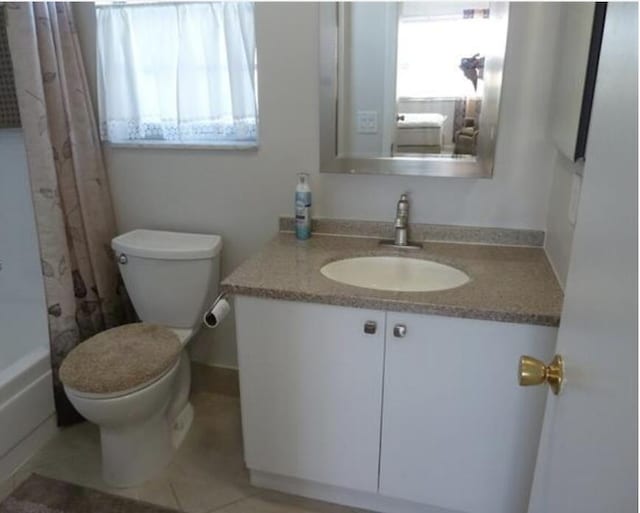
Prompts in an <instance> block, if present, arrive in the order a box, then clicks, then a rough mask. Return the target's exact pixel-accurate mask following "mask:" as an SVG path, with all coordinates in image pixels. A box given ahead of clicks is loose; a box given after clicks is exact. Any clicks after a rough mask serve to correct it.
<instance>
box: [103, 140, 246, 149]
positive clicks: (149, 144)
mask: <svg viewBox="0 0 640 513" xmlns="http://www.w3.org/2000/svg"><path fill="white" fill-rule="evenodd" d="M103 144H104V145H105V146H108V147H109V148H115V149H120V148H141V149H149V148H154V149H156V148H157V149H159V150H223V151H228V150H231V151H252V150H257V149H258V143H257V142H230V143H222V142H218V143H193V142H191V143H173V142H164V141H130V142H117V143H113V142H109V141H103Z"/></svg>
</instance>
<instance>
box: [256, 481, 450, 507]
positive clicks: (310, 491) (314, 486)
mask: <svg viewBox="0 0 640 513" xmlns="http://www.w3.org/2000/svg"><path fill="white" fill-rule="evenodd" d="M249 474H250V479H251V484H252V485H254V486H257V487H259V488H268V489H270V490H277V491H279V492H284V493H289V494H292V495H300V496H302V497H308V498H310V499H316V500H321V501H325V502H331V503H334V504H341V505H343V506H349V507H352V508H361V509H366V510H371V511H379V512H381V513H461V512H456V511H453V510H450V509H443V508H438V507H435V506H428V505H425V504H417V503H415V502H410V501H405V500H402V499H394V498H391V497H385V496H383V495H380V494H377V493H370V492H360V491H357V490H350V489H348V488H341V487H339V486H332V485H326V484H322V483H316V482H314V481H307V480H304V479H298V478H295V477H287V476H281V475H278V474H271V473H269V472H261V471H257V470H250V471H249Z"/></svg>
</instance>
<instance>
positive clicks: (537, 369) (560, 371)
mask: <svg viewBox="0 0 640 513" xmlns="http://www.w3.org/2000/svg"><path fill="white" fill-rule="evenodd" d="M544 382H546V383H547V384H548V385H549V387H550V388H551V391H552V392H553V393H554V394H555V395H558V394H559V393H560V391H561V390H562V384H563V382H564V362H563V361H562V356H560V355H555V356H554V357H553V360H551V363H549V365H545V364H544V362H541V361H540V360H538V359H537V358H533V357H532V356H521V357H520V365H519V366H518V383H519V384H520V386H521V387H529V386H532V385H542V383H544Z"/></svg>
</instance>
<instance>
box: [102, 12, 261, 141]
mask: <svg viewBox="0 0 640 513" xmlns="http://www.w3.org/2000/svg"><path fill="white" fill-rule="evenodd" d="M253 14H254V6H253V3H248V2H247V3H245V2H237V3H236V2H184V3H183V2H175V3H146V2H127V3H117V4H112V3H102V4H100V3H98V5H97V46H98V70H97V74H98V98H99V102H98V103H99V114H100V134H101V137H102V139H103V140H106V141H110V142H113V143H140V142H156V143H165V144H187V145H190V144H203V145H220V146H224V145H233V146H237V145H247V146H255V145H256V144H257V130H258V123H257V121H258V105H257V75H256V47H255V31H254V15H253Z"/></svg>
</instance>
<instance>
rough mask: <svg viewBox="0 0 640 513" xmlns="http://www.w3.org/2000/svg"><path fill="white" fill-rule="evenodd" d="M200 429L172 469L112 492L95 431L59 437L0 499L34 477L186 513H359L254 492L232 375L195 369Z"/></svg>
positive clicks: (0, 486) (81, 429)
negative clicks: (104, 477)
mask: <svg viewBox="0 0 640 513" xmlns="http://www.w3.org/2000/svg"><path fill="white" fill-rule="evenodd" d="M193 378H194V379H193V389H194V392H193V394H192V398H191V402H192V404H193V406H194V409H195V419H194V423H193V426H192V428H191V430H190V432H189V434H188V435H187V438H186V439H185V441H184V443H183V445H182V446H181V447H180V448H179V449H178V451H177V452H176V454H175V455H174V458H173V461H172V462H171V463H170V465H169V466H168V467H167V468H166V469H165V470H164V471H163V472H162V473H161V474H160V475H159V476H157V477H156V478H154V479H152V480H151V481H149V482H147V483H145V484H144V485H142V486H138V487H136V488H129V489H112V488H109V487H108V486H107V485H105V484H104V483H103V482H102V480H101V476H100V440H99V433H98V430H97V429H96V428H95V426H93V425H91V424H89V423H83V424H78V425H75V426H72V427H70V428H66V429H63V430H61V431H60V433H59V434H58V435H57V436H56V437H55V438H54V439H53V440H51V442H49V443H48V444H47V445H46V446H45V447H43V448H42V449H41V450H40V451H39V452H38V453H37V454H36V455H35V456H34V457H33V458H31V459H30V460H29V461H27V462H26V463H25V464H24V465H22V466H21V467H20V468H19V469H18V470H17V471H16V472H15V473H14V475H13V476H12V478H11V479H10V480H9V481H8V482H5V483H0V499H1V498H3V497H4V496H6V495H8V494H9V493H10V492H11V490H12V489H14V488H15V487H17V486H18V485H19V484H20V483H22V481H24V480H25V479H26V478H27V477H28V476H29V475H30V474H31V473H33V472H35V473H38V474H40V475H43V476H47V477H51V478H55V479H60V480H63V481H69V482H72V483H76V484H79V485H82V486H87V487H91V488H96V489H98V490H101V491H105V492H108V493H113V494H116V495H123V496H126V497H130V498H134V499H139V500H143V501H147V502H151V503H153V504H158V505H161V506H165V507H169V508H173V509H176V510H179V511H183V512H185V513H209V512H213V511H216V512H219V513H348V512H354V511H358V510H354V509H352V508H346V507H342V506H337V505H333V504H328V503H323V502H319V501H313V500H309V499H303V498H300V497H295V496H291V495H286V494H281V493H277V492H271V491H265V490H261V489H258V488H254V487H253V486H251V485H250V484H249V477H248V472H247V470H246V468H245V466H244V461H243V458H242V435H241V425H240V401H239V398H238V397H237V382H234V375H233V373H229V372H228V371H227V372H224V371H222V372H220V371H218V372H217V373H216V372H213V371H211V370H210V368H204V366H194V376H193Z"/></svg>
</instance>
